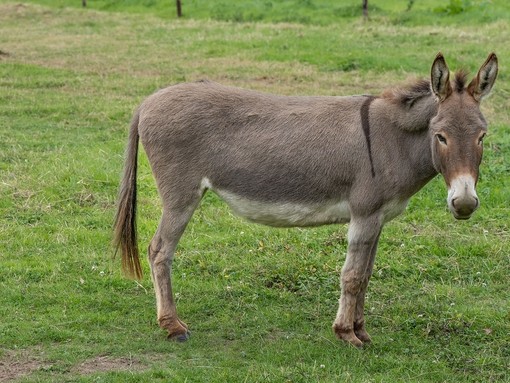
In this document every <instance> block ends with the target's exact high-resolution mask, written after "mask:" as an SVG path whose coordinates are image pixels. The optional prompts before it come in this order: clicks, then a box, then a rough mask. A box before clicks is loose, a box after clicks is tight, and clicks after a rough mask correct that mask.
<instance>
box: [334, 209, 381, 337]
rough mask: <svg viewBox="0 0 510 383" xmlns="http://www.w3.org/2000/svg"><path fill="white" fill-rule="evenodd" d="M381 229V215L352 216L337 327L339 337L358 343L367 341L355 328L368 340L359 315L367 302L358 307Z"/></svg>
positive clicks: (343, 269) (336, 320)
mask: <svg viewBox="0 0 510 383" xmlns="http://www.w3.org/2000/svg"><path fill="white" fill-rule="evenodd" d="M380 232H381V219H380V218H379V216H378V215H374V216H370V217H365V218H358V217H356V218H354V217H353V218H351V223H350V225H349V233H348V242H349V245H348V249H347V258H346V260H345V264H344V267H343V268H342V275H341V287H342V293H341V295H340V301H339V307H338V314H337V316H336V319H335V322H334V323H333V330H334V331H335V334H336V336H337V337H338V338H339V339H343V340H345V341H347V342H349V343H350V344H352V345H353V346H356V347H361V346H363V342H362V340H360V339H359V338H358V337H357V336H356V333H355V330H356V332H357V333H358V334H360V336H361V337H362V338H364V339H363V340H365V341H367V340H368V339H367V337H365V334H366V331H365V329H364V323H363V321H364V319H363V317H362V316H361V317H360V315H359V310H360V309H361V310H363V303H362V302H360V307H357V306H358V304H357V303H358V300H359V299H361V295H363V300H364V292H365V290H366V286H367V284H368V279H369V277H370V272H371V264H372V262H373V261H372V257H371V255H372V251H373V252H374V254H375V248H376V247H377V241H378V239H379V233H380ZM366 335H367V336H368V334H366Z"/></svg>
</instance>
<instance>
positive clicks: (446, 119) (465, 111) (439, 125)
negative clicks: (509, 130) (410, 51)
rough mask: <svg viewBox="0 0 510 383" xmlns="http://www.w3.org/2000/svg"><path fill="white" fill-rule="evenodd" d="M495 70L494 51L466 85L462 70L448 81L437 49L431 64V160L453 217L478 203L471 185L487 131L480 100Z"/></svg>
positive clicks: (466, 214) (468, 212)
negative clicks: (433, 100)
mask: <svg viewBox="0 0 510 383" xmlns="http://www.w3.org/2000/svg"><path fill="white" fill-rule="evenodd" d="M497 74H498V59H497V57H496V55H495V54H494V53H492V54H490V55H489V57H488V58H487V60H486V61H485V63H484V64H483V65H482V66H481V68H480V70H479V71H478V74H477V75H476V77H475V78H474V79H473V80H472V81H471V82H470V83H469V85H468V86H467V87H466V86H465V84H466V82H465V77H466V75H465V73H463V72H461V73H457V74H456V76H455V79H454V81H453V83H452V82H450V71H449V69H448V66H447V65H446V62H445V60H444V57H443V55H442V54H441V53H439V54H438V55H437V57H436V59H435V60H434V63H433V64H432V70H431V87H432V92H433V93H434V94H435V96H436V97H437V101H438V103H439V105H438V112H437V115H436V116H435V117H434V118H433V119H432V120H431V122H430V129H429V131H430V134H431V136H432V137H431V138H432V139H431V142H432V160H433V163H434V167H435V168H436V170H437V171H438V172H439V173H441V174H442V175H443V177H444V179H445V181H446V185H447V186H448V207H449V209H450V211H451V212H452V214H453V215H454V217H455V218H457V219H468V218H469V217H470V216H471V214H472V213H473V212H474V211H475V210H476V208H477V207H478V205H479V201H478V196H477V195H476V190H475V186H476V183H477V181H478V168H479V166H480V162H481V160H482V153H483V138H484V136H485V133H486V131H487V123H486V122H485V119H484V117H483V115H482V113H481V111H480V101H481V100H482V98H483V97H485V96H487V95H488V94H489V92H490V90H491V88H492V85H493V84H494V81H495V80H496V76H497Z"/></svg>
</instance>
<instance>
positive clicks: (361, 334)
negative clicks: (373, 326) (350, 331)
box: [354, 329, 372, 344]
mask: <svg viewBox="0 0 510 383" xmlns="http://www.w3.org/2000/svg"><path fill="white" fill-rule="evenodd" d="M354 334H355V335H356V337H357V338H358V339H359V340H360V341H362V342H363V344H367V343H371V342H372V338H371V337H370V335H368V332H367V331H366V330H365V329H362V330H357V331H355V332H354Z"/></svg>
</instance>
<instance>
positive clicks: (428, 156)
mask: <svg viewBox="0 0 510 383" xmlns="http://www.w3.org/2000/svg"><path fill="white" fill-rule="evenodd" d="M372 111H373V113H374V117H375V121H379V122H381V123H382V122H383V121H384V123H382V124H381V125H379V126H374V130H378V132H377V134H378V135H379V134H380V135H381V137H384V138H383V139H382V140H383V141H385V142H386V145H385V147H386V151H387V154H386V155H387V156H388V157H390V158H393V160H394V161H397V162H398V169H399V177H398V178H399V181H398V184H399V185H400V187H401V189H400V192H401V193H403V194H404V195H405V197H406V198H408V197H410V196H411V195H413V194H414V193H416V192H417V191H418V190H420V189H421V188H422V187H423V186H424V185H425V184H426V183H427V182H429V181H430V180H431V179H432V178H433V177H434V176H436V175H437V170H436V169H435V167H434V165H433V161H432V152H431V143H430V140H431V137H430V134H429V130H428V127H429V123H430V120H431V119H432V118H433V117H434V116H435V115H436V114H437V103H436V102H435V100H434V98H433V97H432V96H428V95H424V96H422V97H417V98H415V99H413V100H409V101H408V102H398V103H397V102H395V100H394V99H388V98H385V97H384V96H383V97H381V98H379V99H377V100H376V101H374V103H373V109H372ZM374 133H375V132H374ZM397 146H398V147H397Z"/></svg>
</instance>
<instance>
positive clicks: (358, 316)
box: [354, 230, 381, 343]
mask: <svg viewBox="0 0 510 383" xmlns="http://www.w3.org/2000/svg"><path fill="white" fill-rule="evenodd" d="M380 234H381V231H380V230H379V234H378V235H377V238H376V240H375V242H374V244H373V245H372V248H371V249H370V259H369V260H368V265H367V268H366V270H365V278H364V279H363V283H362V286H361V290H360V292H359V293H358V297H357V299H356V311H355V314H354V333H355V334H356V336H357V337H358V339H359V340H361V341H362V342H363V343H370V342H371V340H372V339H371V338H370V335H368V333H367V330H365V313H364V309H365V295H366V292H367V287H368V282H369V281H370V277H371V276H372V271H373V269H374V262H375V254H376V252H377V243H378V242H379V236H380Z"/></svg>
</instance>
